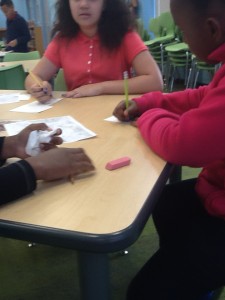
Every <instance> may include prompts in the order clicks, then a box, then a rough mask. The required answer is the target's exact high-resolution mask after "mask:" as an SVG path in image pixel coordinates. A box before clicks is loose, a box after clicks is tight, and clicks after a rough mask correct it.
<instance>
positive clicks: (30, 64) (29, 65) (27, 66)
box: [0, 59, 40, 73]
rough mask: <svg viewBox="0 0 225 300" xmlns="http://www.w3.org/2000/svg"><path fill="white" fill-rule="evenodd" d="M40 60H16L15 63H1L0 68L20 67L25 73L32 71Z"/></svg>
mask: <svg viewBox="0 0 225 300" xmlns="http://www.w3.org/2000/svg"><path fill="white" fill-rule="evenodd" d="M39 61H40V59H31V60H17V61H2V62H0V67H3V66H4V67H8V66H13V65H22V66H23V68H24V71H25V72H27V73H28V72H29V71H31V70H33V69H34V67H35V66H36V65H37V63H38V62H39Z"/></svg>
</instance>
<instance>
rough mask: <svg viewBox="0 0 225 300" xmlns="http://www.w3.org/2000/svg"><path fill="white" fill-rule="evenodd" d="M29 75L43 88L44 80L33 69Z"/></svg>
mask: <svg viewBox="0 0 225 300" xmlns="http://www.w3.org/2000/svg"><path fill="white" fill-rule="evenodd" d="M29 75H30V76H31V77H32V79H33V80H34V82H35V83H36V84H37V85H39V86H40V87H41V88H43V84H42V80H41V79H40V78H38V77H37V76H36V75H35V74H34V73H33V72H32V71H30V72H29Z"/></svg>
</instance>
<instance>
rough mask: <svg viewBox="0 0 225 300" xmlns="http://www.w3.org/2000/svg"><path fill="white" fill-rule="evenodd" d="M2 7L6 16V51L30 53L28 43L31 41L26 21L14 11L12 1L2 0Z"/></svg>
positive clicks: (0, 2) (0, 3)
mask: <svg viewBox="0 0 225 300" xmlns="http://www.w3.org/2000/svg"><path fill="white" fill-rule="evenodd" d="M0 6H1V10H2V12H3V13H4V14H5V16H6V18H7V19H6V51H13V52H28V51H29V48H28V45H27V43H28V42H29V41H30V40H31V35H30V31H29V28H28V24H27V22H26V20H25V19H24V18H23V17H22V16H20V15H19V14H18V13H17V12H16V11H15V9H14V4H13V2H12V1H11V0H1V1H0Z"/></svg>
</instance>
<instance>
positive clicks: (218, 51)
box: [114, 0, 225, 300]
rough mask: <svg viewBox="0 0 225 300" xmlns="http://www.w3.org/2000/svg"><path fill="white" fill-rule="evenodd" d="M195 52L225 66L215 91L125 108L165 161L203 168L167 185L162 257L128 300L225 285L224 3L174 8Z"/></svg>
mask: <svg viewBox="0 0 225 300" xmlns="http://www.w3.org/2000/svg"><path fill="white" fill-rule="evenodd" d="M170 5H171V12H172V14H173V17H174V20H175V22H176V24H177V25H178V26H179V27H180V29H181V31H182V32H183V36H184V39H185V42H187V43H188V44H189V47H190V50H191V51H192V52H193V53H194V54H195V55H196V56H197V57H198V58H199V59H200V60H204V61H207V62H213V63H215V62H218V63H219V62H222V67H221V68H220V69H219V70H218V71H217V73H216V74H215V76H214V78H213V80H212V82H211V83H210V84H209V85H208V86H203V87H200V88H198V89H192V90H191V89H188V90H185V91H180V92H174V93H170V94H163V93H161V92H152V93H148V94H145V95H143V96H142V97H139V98H136V99H132V100H131V101H130V103H129V107H128V109H126V105H125V102H124V101H122V102H121V103H119V104H118V106H117V107H116V108H115V110H114V115H115V116H116V117H118V118H119V119H120V120H121V121H126V120H129V119H133V118H137V121H136V124H137V127H138V128H139V130H140V132H141V134H142V136H143V138H144V140H145V141H146V143H147V144H148V145H149V146H150V147H151V149H153V150H154V151H155V152H156V153H157V154H158V155H159V156H160V157H162V158H163V159H165V160H167V161H169V162H171V163H173V164H176V165H186V166H191V167H202V171H201V173H200V175H199V177H198V178H197V179H191V180H186V181H181V182H178V183H176V184H171V185H167V186H166V187H165V188H164V190H163V192H162V195H161V197H160V199H159V201H158V203H157V204H156V207H155V209H154V211H153V220H154V224H155V226H156V229H157V232H158V234H159V241H160V247H159V250H158V251H157V252H156V253H155V254H154V255H153V257H151V258H150V259H149V261H148V262H147V263H146V265H145V266H144V267H143V268H142V270H141V271H140V272H139V273H138V274H137V275H136V277H135V278H134V279H133V281H132V283H131V285H130V287H129V290H128V294H127V299H129V300H131V299H132V300H134V299H135V300H145V299H146V300H147V299H148V300H150V299H151V300H195V299H196V300H200V299H202V298H201V297H202V296H203V295H204V294H206V293H207V292H208V291H211V290H214V289H216V288H218V287H221V286H223V285H224V284H225V65H224V64H223V63H224V61H225V0H171V1H170Z"/></svg>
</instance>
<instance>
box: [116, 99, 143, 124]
mask: <svg viewBox="0 0 225 300" xmlns="http://www.w3.org/2000/svg"><path fill="white" fill-rule="evenodd" d="M138 114H139V112H138V108H137V104H136V103H135V102H134V101H133V100H130V101H129V106H128V108H126V103H125V101H124V100H123V101H121V102H120V103H119V104H118V105H117V106H116V108H115V109H114V111H113V115H114V116H116V117H117V118H118V119H119V120H120V121H130V120H133V119H135V118H136V117H138Z"/></svg>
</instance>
